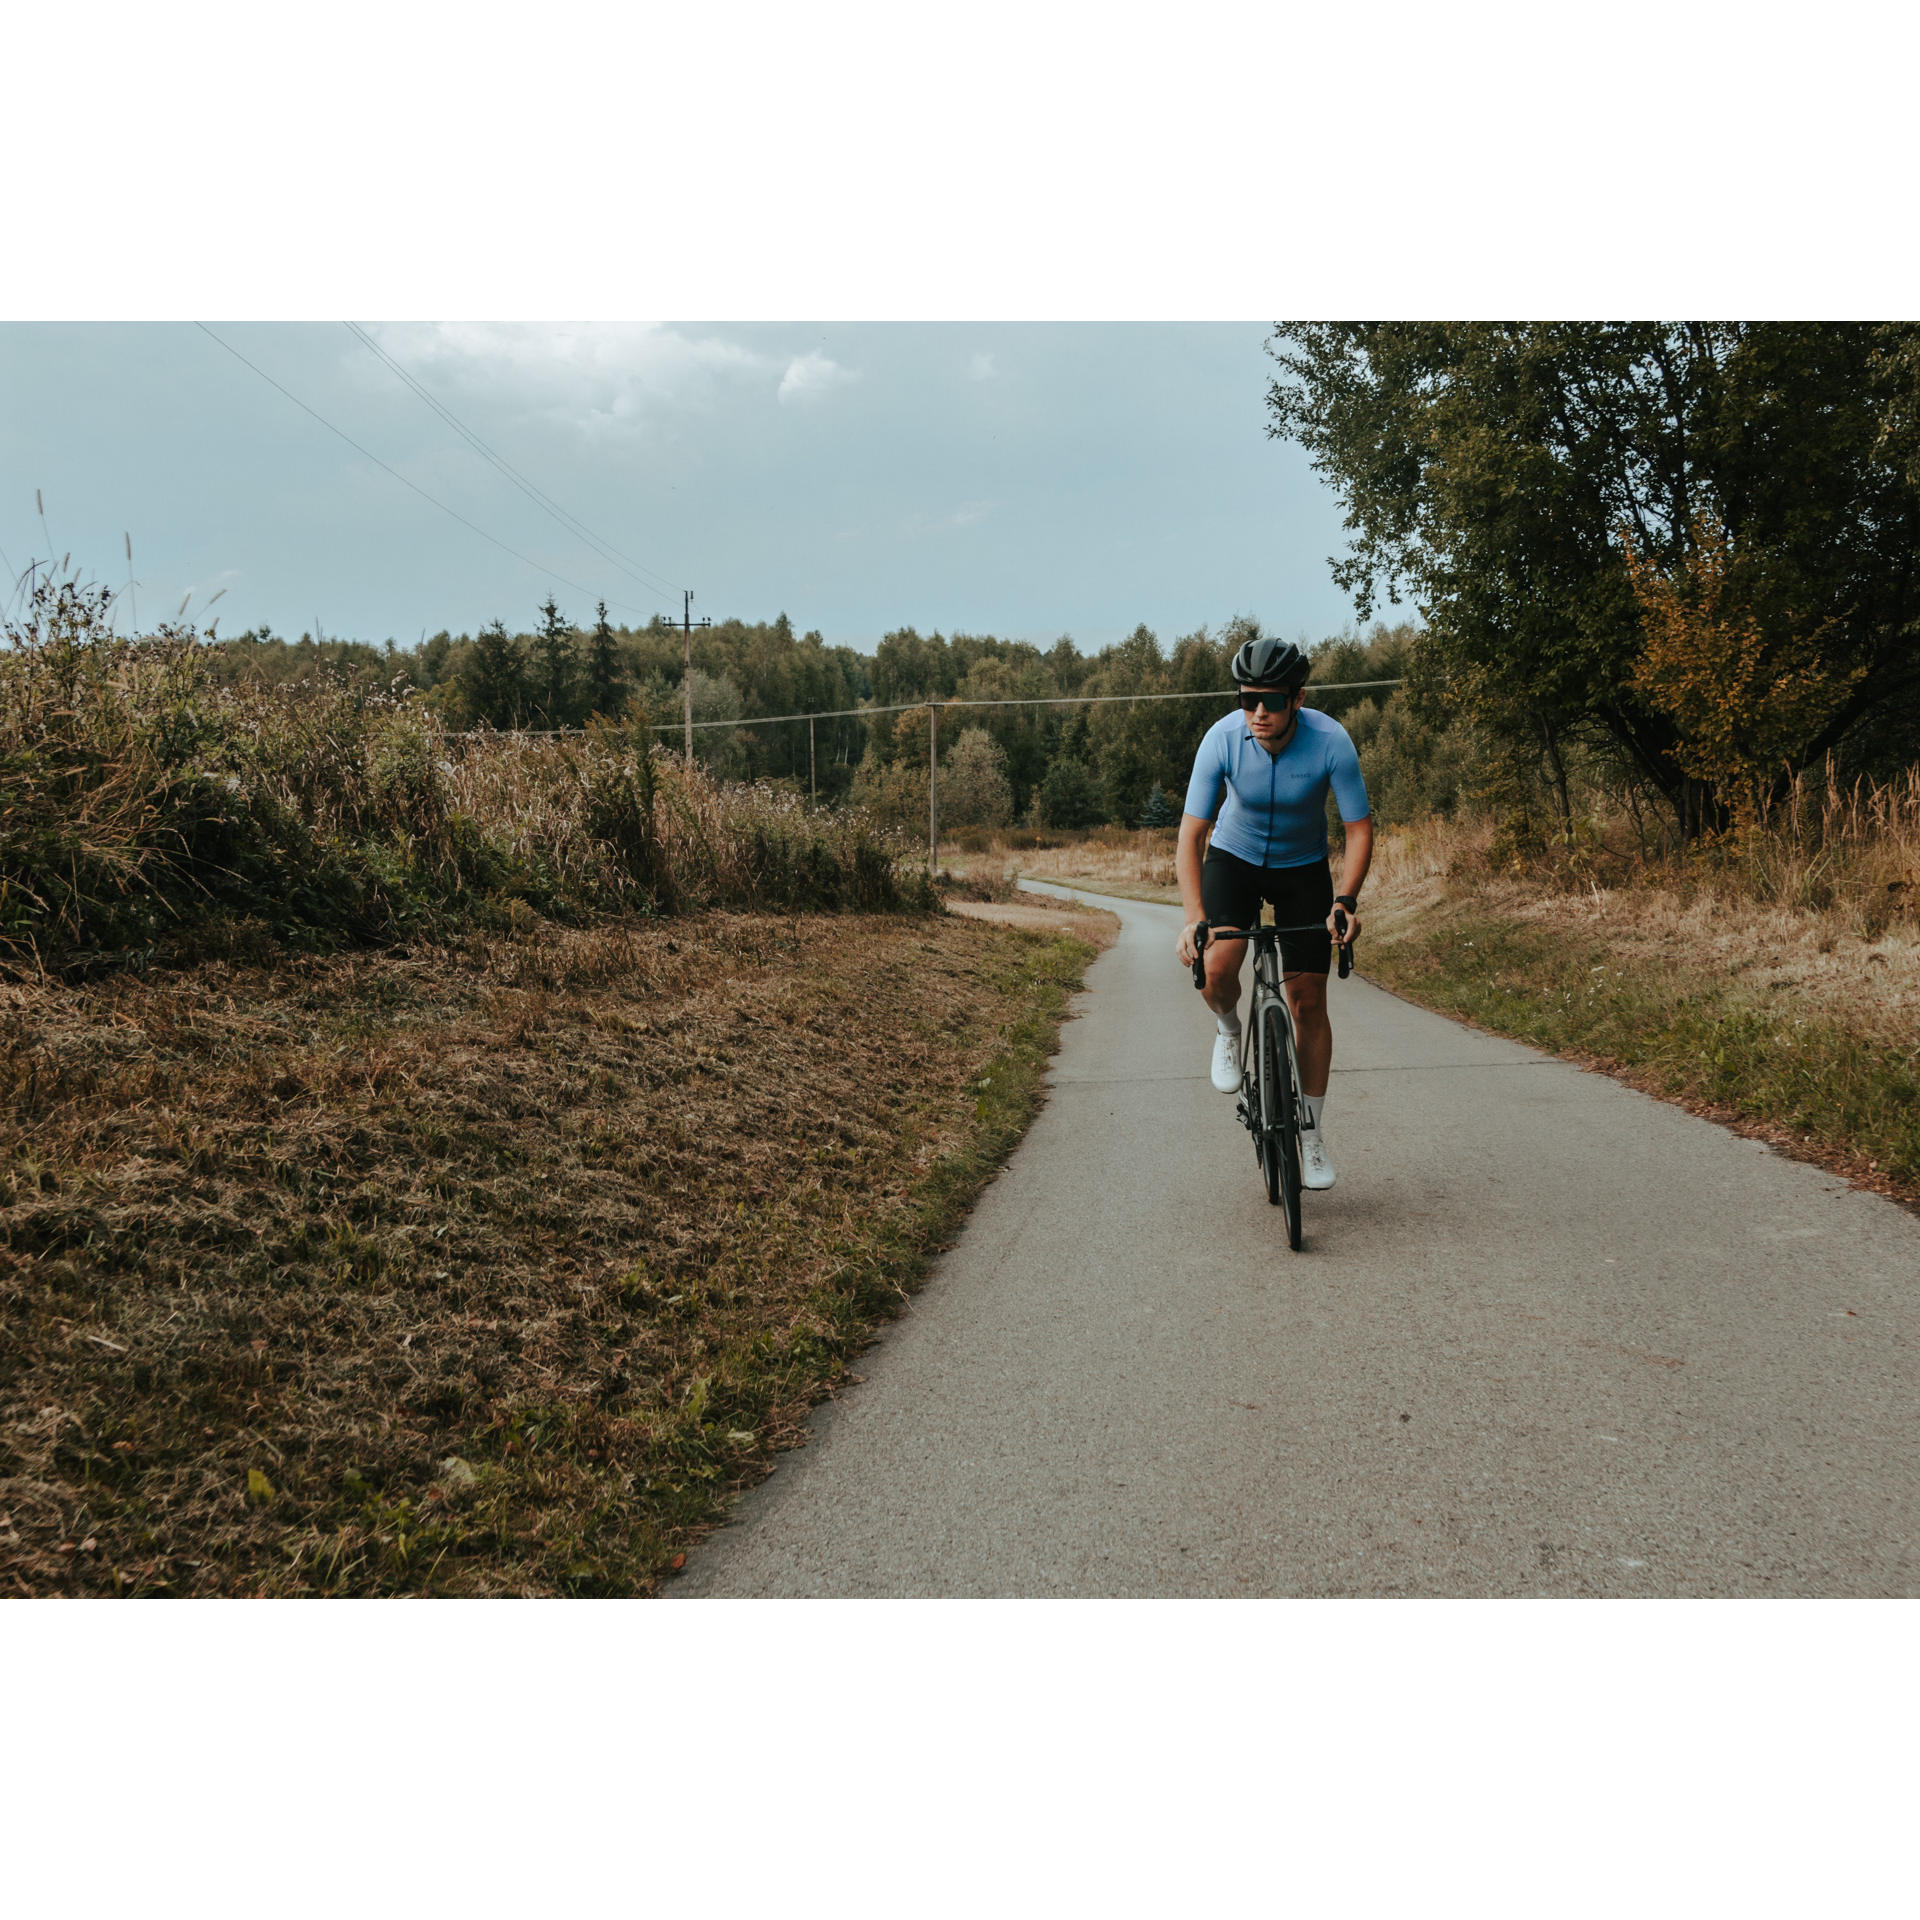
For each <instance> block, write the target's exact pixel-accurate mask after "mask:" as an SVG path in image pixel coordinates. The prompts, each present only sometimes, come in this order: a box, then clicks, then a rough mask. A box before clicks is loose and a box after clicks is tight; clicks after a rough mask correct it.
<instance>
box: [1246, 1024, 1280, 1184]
mask: <svg viewBox="0 0 1920 1920" xmlns="http://www.w3.org/2000/svg"><path fill="white" fill-rule="evenodd" d="M1279 1020H1280V1010H1279V1009H1278V1008H1277V1007H1275V1006H1273V1005H1271V1004H1267V1005H1264V1006H1262V1007H1261V1009H1260V1023H1259V1030H1258V1031H1257V1032H1256V1034H1255V1035H1254V1043H1255V1044H1254V1109H1253V1120H1254V1125H1253V1150H1254V1154H1255V1156H1256V1158H1257V1159H1258V1160H1259V1162H1260V1175H1261V1178H1262V1179H1264V1180H1265V1181H1266V1183H1267V1205H1268V1206H1270V1207H1277V1206H1278V1205H1279V1204H1280V1195H1281V1182H1280V1153H1279V1146H1278V1143H1279V1138H1280V1131H1279V1075H1278V1065H1279V1061H1278V1056H1277V1055H1276V1054H1275V1052H1274V1044H1275V1030H1276V1028H1277V1027H1278V1025H1279Z"/></svg>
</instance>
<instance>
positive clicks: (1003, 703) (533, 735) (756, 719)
mask: <svg viewBox="0 0 1920 1920" xmlns="http://www.w3.org/2000/svg"><path fill="white" fill-rule="evenodd" d="M1401 684H1402V682H1401V681H1399V680H1333V681H1329V682H1328V683H1327V684H1326V685H1324V686H1319V687H1314V686H1310V687H1308V689H1307V691H1308V692H1309V693H1357V692H1359V691H1360V690H1361V689H1362V688H1366V687H1397V686H1400V685H1401ZM1239 697H1240V690H1239V688H1238V687H1221V688H1218V689H1210V690H1208V691H1207V692H1204V693H1059V694H1049V695H1047V696H1046V697H1045V698H1043V699H1028V700H958V699H955V700H939V699H927V700H901V701H897V702H895V703H894V704H893V705H892V706H886V707H835V708H833V709H832V710H830V711H828V712H824V713H763V714H754V715H752V716H750V717H747V718H742V719H733V720H695V721H693V722H692V723H691V724H692V725H693V726H694V727H696V728H700V727H777V726H779V725H780V724H781V723H782V722H783V721H786V720H863V719H865V718H866V717H867V716H868V715H869V714H875V713H914V712H917V711H918V710H919V709H920V708H921V707H939V708H940V709H941V710H942V711H943V712H944V711H945V710H946V709H947V708H949V707H1102V706H1111V705H1116V704H1121V703H1125V704H1131V705H1137V704H1139V703H1140V702H1142V701H1146V700H1237V699H1238V698H1239ZM688 724H689V723H688V722H686V721H684V720H661V721H656V722H654V723H653V724H652V725H651V726H650V727H649V728H648V731H649V732H650V733H677V732H679V731H680V730H681V729H682V728H684V727H685V726H687V725H688ZM579 731H580V729H579V728H578V727H544V728H538V729H536V728H531V727H513V728H506V729H503V730H502V731H501V735H500V737H501V738H502V739H505V738H507V737H509V736H511V737H512V738H514V739H517V740H553V739H558V738H559V737H560V736H561V735H562V734H565V733H578V732H579Z"/></svg>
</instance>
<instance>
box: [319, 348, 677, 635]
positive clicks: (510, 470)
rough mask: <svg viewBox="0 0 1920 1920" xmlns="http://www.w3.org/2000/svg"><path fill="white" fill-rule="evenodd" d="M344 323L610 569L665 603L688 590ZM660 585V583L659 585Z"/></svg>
mask: <svg viewBox="0 0 1920 1920" xmlns="http://www.w3.org/2000/svg"><path fill="white" fill-rule="evenodd" d="M340 324H341V325H342V326H343V327H345V328H346V329H347V331H348V332H349V333H351V334H352V335H353V337H354V338H355V339H356V340H358V341H359V342H360V344H361V345H362V346H363V347H365V348H366V350H367V351H368V352H369V353H371V354H372V355H373V356H374V357H375V358H376V359H377V360H379V361H380V363H381V364H382V365H383V366H385V367H386V368H387V369H388V370H389V371H390V372H391V373H393V374H394V375H395V377H396V378H398V379H399V380H401V381H402V382H403V383H404V384H405V385H406V386H407V387H408V389H409V390H410V391H411V392H413V393H414V394H416V395H417V396H418V397H419V398H420V400H422V401H423V402H424V403H425V404H426V405H427V406H429V407H431V408H432V409H433V411H434V412H435V413H436V414H438V415H439V416H440V418H441V419H442V420H444V421H445V422H446V423H447V425H448V426H450V427H451V428H452V429H453V430H454V432H455V433H457V434H459V436H460V437H461V438H462V439H463V440H465V441H466V443H467V444H468V445H469V446H470V447H472V448H473V450H474V451H475V452H476V453H477V454H479V455H480V457H481V458H482V459H483V460H486V461H487V462H488V463H489V464H491V465H492V466H494V467H496V468H497V469H498V470H499V471H500V472H501V473H503V474H505V475H506V477H507V478H508V479H509V480H511V481H512V482H513V484H514V485H515V486H516V487H518V488H519V489H520V491H521V492H522V493H524V494H525V495H526V496H527V498H528V499H529V500H531V501H532V502H533V503H534V505H535V506H537V507H538V508H539V509H540V510H541V512H543V513H545V514H547V515H549V516H550V517H551V518H552V519H554V520H555V521H557V522H558V523H559V524H560V525H561V526H562V527H564V528H565V529H566V530H567V532H569V533H570V534H572V535H574V537H575V538H576V539H580V540H584V541H585V542H586V543H587V545H588V546H590V547H591V548H592V549H593V550H594V552H595V553H597V554H598V555H599V556H600V558H601V559H602V560H604V561H606V562H607V564H608V565H609V566H613V567H618V568H619V569H620V571H621V572H622V573H624V574H625V575H626V576H627V577H628V578H629V579H630V580H632V581H634V582H635V583H636V584H637V585H639V586H641V587H643V588H645V590H646V591H647V592H648V593H651V594H656V595H657V596H658V597H659V598H661V599H663V600H665V599H667V598H668V597H669V596H670V595H671V594H674V593H679V592H682V591H684V589H682V588H680V587H677V586H675V585H674V584H673V582H672V581H670V580H668V579H667V577H666V575H665V574H663V573H660V572H658V571H657V570H656V569H655V568H653V567H650V566H648V565H647V564H646V562H645V561H644V560H635V559H634V558H633V556H632V555H631V554H623V553H622V552H621V551H620V549H619V548H618V547H616V546H615V545H614V544H613V542H612V541H611V540H608V539H605V538H604V537H603V536H601V535H600V534H597V533H595V532H594V531H593V529H592V528H591V527H589V526H588V525H587V524H586V523H585V522H584V521H583V520H580V519H579V518H577V517H576V516H575V515H574V514H571V513H569V512H568V511H567V509H566V508H565V507H563V506H561V505H560V503H559V502H558V501H557V500H555V499H553V498H552V497H551V496H550V495H549V494H547V493H545V492H544V491H543V490H542V489H541V488H539V487H537V486H535V485H534V483H533V482H532V481H531V480H529V479H528V478H527V476H526V475H525V474H524V473H522V472H521V471H520V469H519V468H518V467H516V466H514V465H513V463H512V462H511V461H509V460H507V459H506V458H505V457H504V456H502V455H501V454H498V453H496V452H495V451H494V450H493V449H492V448H491V447H490V446H488V445H487V443H486V442H485V441H484V440H482V439H481V438H480V436H479V435H478V434H477V433H475V432H474V431H473V430H472V428H470V427H468V426H467V425H465V424H464V423H463V422H462V421H460V420H458V419H456V418H455V417H454V415H453V413H452V412H451V411H450V410H449V409H448V408H447V407H446V406H445V405H443V404H442V402H441V401H440V400H438V399H437V398H435V396H434V395H433V394H431V393H429V392H428V391H427V389H426V388H425V387H424V386H423V385H422V384H421V383H420V381H418V380H417V379H415V378H414V376H413V375H412V374H411V373H409V372H408V371H407V369H406V368H405V367H403V366H402V365H401V364H400V362H399V361H398V360H396V359H395V358H394V357H393V355H392V354H390V353H389V352H388V351H387V350H386V348H385V347H383V346H381V345H380V343H379V342H378V341H377V340H375V339H374V338H373V336H372V335H371V334H370V333H368V332H367V330H366V329H365V328H364V327H362V326H359V325H357V324H356V323H355V322H354V321H352V320H343V321H342V322H341V323H340ZM629 563H631V564H629ZM635 568H638V569H639V572H635V571H634V569H635ZM645 574H652V575H653V578H652V579H651V580H649V579H644V578H642V575H645ZM656 582H657V583H658V584H656Z"/></svg>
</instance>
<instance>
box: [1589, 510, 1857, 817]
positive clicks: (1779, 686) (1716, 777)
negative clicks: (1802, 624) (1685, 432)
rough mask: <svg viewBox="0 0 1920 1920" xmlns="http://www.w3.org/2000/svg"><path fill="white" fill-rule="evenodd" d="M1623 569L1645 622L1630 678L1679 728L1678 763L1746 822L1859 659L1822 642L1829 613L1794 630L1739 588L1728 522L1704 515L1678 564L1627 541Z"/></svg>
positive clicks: (1820, 723) (1839, 695) (1838, 698)
mask: <svg viewBox="0 0 1920 1920" xmlns="http://www.w3.org/2000/svg"><path fill="white" fill-rule="evenodd" d="M1627 570H1628V574H1629V576H1630V577H1631V579H1632V581H1633V589H1634V595H1635V597H1636V598H1637V599H1638V601H1639V603H1640V612H1641V620H1642V624H1643V626H1644V628H1645V630H1646V650H1645V652H1644V653H1643V654H1642V655H1641V657H1640V660H1639V663H1638V664H1637V665H1636V667H1635V669H1634V675H1633V684H1634V685H1635V687H1637V688H1638V689H1639V691H1640V692H1641V693H1643V694H1645V695H1646V697H1647V699H1648V700H1649V701H1650V702H1651V703H1652V704H1653V705H1654V706H1655V707H1656V708H1657V709H1659V711H1661V712H1662V713H1666V714H1669V715H1670V716H1671V717H1672V718H1673V720H1674V723H1675V724H1676V726H1677V727H1678V728H1679V730H1680V736H1681V737H1680V744H1679V746H1678V747H1676V748H1675V750H1674V755H1675V758H1676V759H1677V760H1678V762H1679V764H1680V766H1681V767H1682V768H1683V769H1684V770H1685V771H1686V772H1687V773H1688V774H1691V775H1693V776H1694V777H1695V778H1697V779H1701V780H1704V781H1706V782H1708V783H1709V785H1710V786H1711V787H1712V788H1713V790H1714V791H1715V792H1716V793H1719V794H1721V795H1723V796H1725V797H1726V799H1727V801H1728V804H1729V805H1730V807H1731V809H1732V812H1733V815H1734V818H1735V820H1736V821H1738V822H1739V823H1741V824H1742V825H1747V824H1751V823H1752V822H1753V821H1754V820H1755V819H1756V818H1757V817H1758V815H1759V813H1760V810H1761V808H1762V807H1763V806H1764V804H1765V800H1766V796H1767V794H1768V792H1769V791H1770V790H1771V788H1772V785H1773V781H1774V776H1775V774H1776V773H1777V772H1778V771H1779V769H1780V768H1781V767H1782V766H1788V767H1790V766H1791V765H1792V764H1793V758H1794V754H1795V751H1796V749H1797V748H1798V747H1799V745H1800V743H1801V742H1802V741H1804V740H1806V739H1808V738H1810V737H1814V736H1817V735H1818V734H1819V733H1820V731H1821V729H1822V728H1823V727H1824V726H1825V724H1826V723H1827V721H1828V720H1829V719H1830V718H1831V717H1832V715H1833V714H1835V713H1836V712H1838V711H1839V709H1840V708H1841V707H1842V706H1843V705H1844V704H1845V702H1846V699H1847V696H1848V695H1849V694H1850V693H1851V692H1852V690H1853V686H1854V684H1855V683H1856V682H1857V680H1858V679H1859V677H1860V675H1861V674H1862V673H1864V672H1865V668H1864V667H1863V666H1860V665H1858V664H1855V665H1854V666H1853V667H1851V668H1850V669H1847V668H1841V667H1840V666H1838V665H1837V664H1836V662H1835V661H1834V660H1833V659H1832V658H1831V657H1830V656H1828V655H1827V654H1826V653H1825V651H1824V648H1823V642H1824V641H1825V640H1826V638H1827V635H1828V631H1829V628H1830V627H1831V625H1832V622H1831V621H1830V620H1829V621H1828V622H1826V623H1824V624H1822V625H1821V626H1818V627H1815V628H1812V629H1810V630H1808V629H1804V628H1802V629H1800V630H1796V629H1795V626H1794V623H1793V621H1792V618H1791V615H1790V613H1789V615H1788V617H1787V618H1786V619H1784V620H1782V619H1780V618H1778V617H1776V618H1773V619H1768V618H1766V617H1765V616H1763V614H1762V613H1761V612H1760V611H1759V610H1758V607H1757V605H1756V600H1755V597H1754V596H1753V595H1751V594H1750V593H1749V594H1742V593H1741V592H1740V591H1739V590H1738V588H1737V586H1736V580H1737V575H1738V561H1737V559H1736V556H1735V554H1734V552H1733V549H1732V546H1731V544H1730V542H1729V541H1728V539H1727V535H1726V531H1725V529H1724V528H1722V527H1721V526H1719V524H1718V523H1717V522H1715V521H1714V520H1713V519H1712V518H1711V517H1709V516H1707V515H1702V516H1701V518H1700V522H1699V524H1698V525H1697V526H1696V528H1695V530H1694V538H1693V542H1692V545H1691V548H1690V550H1689V551H1688V553H1687V554H1686V556H1685V557H1684V559H1683V561H1682V563H1681V565H1680V568H1679V569H1678V571H1677V573H1676V575H1674V576H1673V577H1669V576H1667V575H1664V574H1661V573H1659V572H1658V571H1657V570H1656V569H1655V568H1654V567H1653V566H1652V565H1651V564H1650V563H1649V562H1647V561H1646V560H1644V559H1642V558H1641V557H1640V555H1639V554H1637V553H1636V552H1634V551H1633V550H1632V548H1631V547H1629V549H1628V553H1627Z"/></svg>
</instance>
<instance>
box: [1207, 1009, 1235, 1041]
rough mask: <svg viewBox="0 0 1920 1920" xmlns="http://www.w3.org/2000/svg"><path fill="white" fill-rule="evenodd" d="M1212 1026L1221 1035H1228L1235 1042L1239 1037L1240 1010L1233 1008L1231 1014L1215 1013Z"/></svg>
mask: <svg viewBox="0 0 1920 1920" xmlns="http://www.w3.org/2000/svg"><path fill="white" fill-rule="evenodd" d="M1213 1024H1214V1025H1215V1026H1216V1027H1218V1028H1219V1029H1220V1031H1221V1032H1222V1033H1230V1034H1232V1035H1233V1037H1234V1038H1235V1039H1236V1040H1237V1039H1239V1037H1240V1009H1239V1008H1238V1007H1235V1008H1234V1010H1233V1011H1232V1012H1231V1013H1216V1014H1215V1015H1214V1016H1213Z"/></svg>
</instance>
